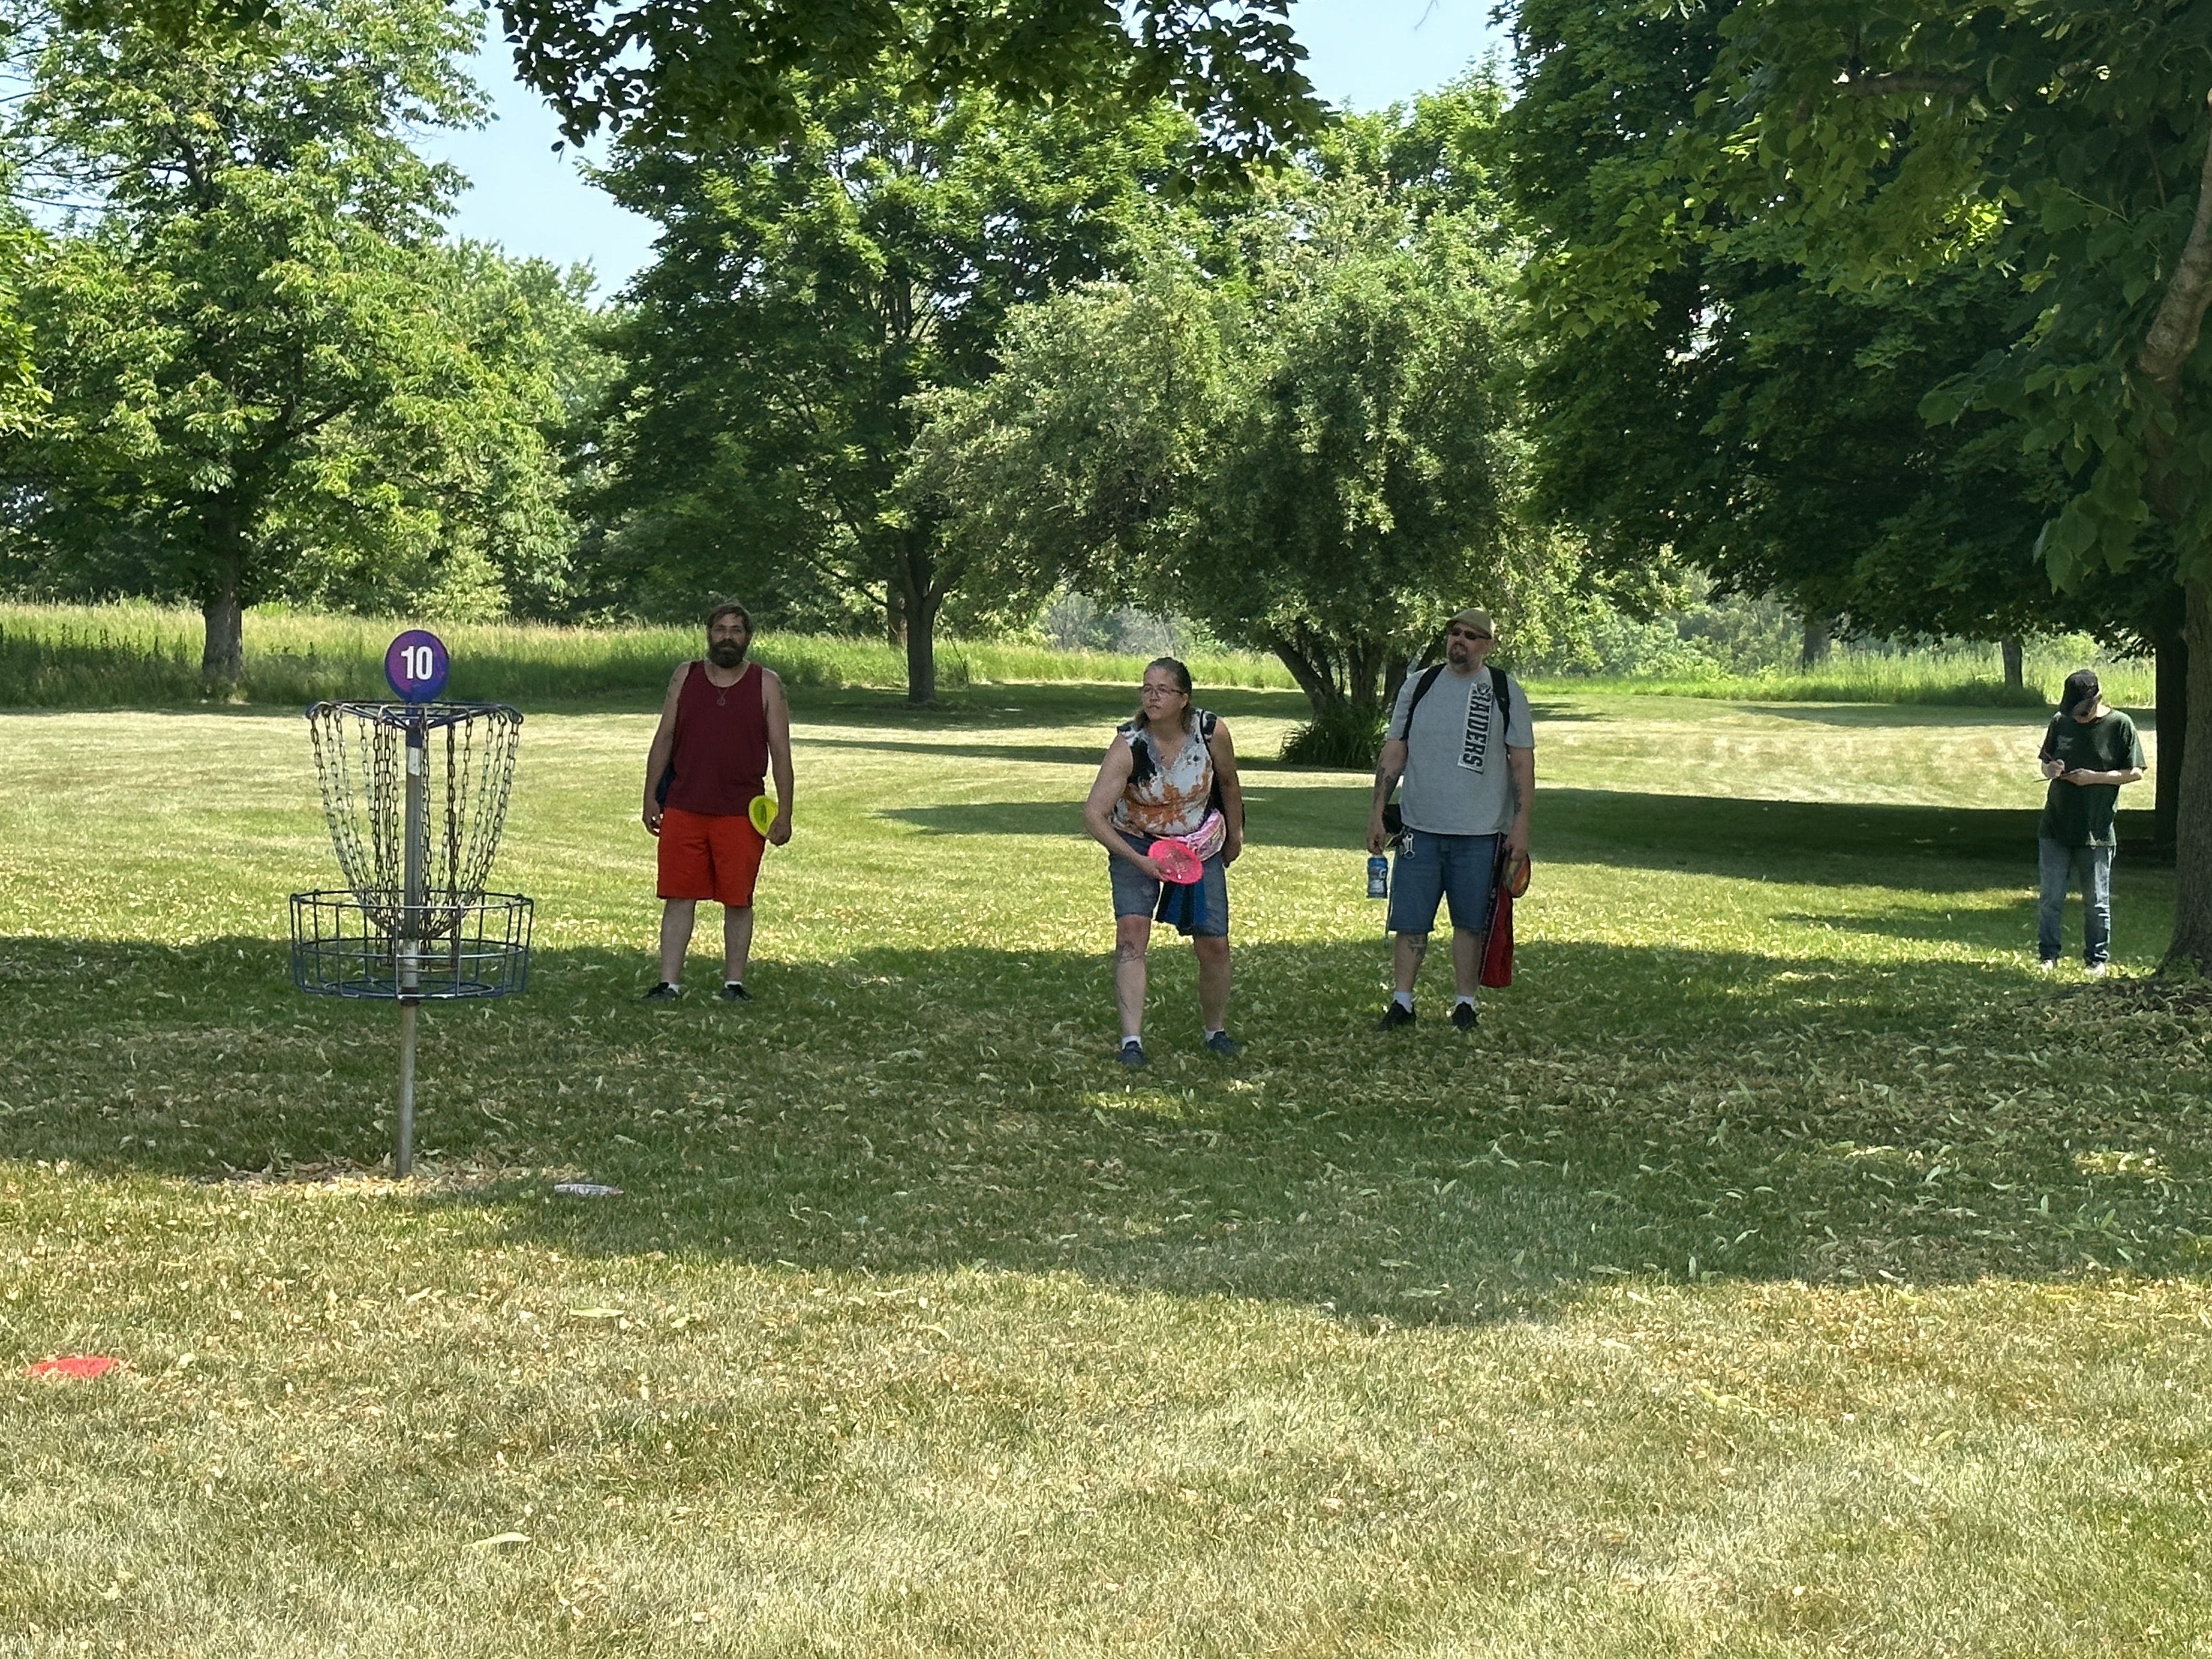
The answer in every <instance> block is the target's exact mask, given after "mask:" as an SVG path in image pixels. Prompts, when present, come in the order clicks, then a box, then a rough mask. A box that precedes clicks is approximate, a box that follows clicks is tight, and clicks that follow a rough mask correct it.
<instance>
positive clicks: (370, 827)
mask: <svg viewBox="0 0 2212 1659" xmlns="http://www.w3.org/2000/svg"><path fill="white" fill-rule="evenodd" d="M410 639H413V640H428V641H430V642H431V644H432V645H435V644H436V641H435V640H432V639H431V636H430V635H423V634H414V635H400V637H399V639H398V640H396V641H393V642H392V658H398V656H399V655H400V654H401V652H402V647H403V642H404V641H409V640H410ZM416 648H422V649H425V650H427V647H408V649H409V650H410V652H411V651H412V650H414V649H416ZM390 660H391V659H387V663H389V662H390ZM410 660H411V659H410ZM422 660H423V661H424V662H425V663H427V662H428V657H427V656H425V657H424V658H423V659H422ZM391 678H392V684H393V688H394V689H395V690H399V691H400V692H401V693H402V695H403V696H404V695H406V694H407V693H408V692H409V691H410V690H416V689H418V688H420V687H421V686H422V685H423V684H429V686H430V690H431V695H433V696H435V692H436V690H437V689H439V688H440V687H441V686H442V685H443V684H444V680H445V672H444V647H442V646H439V647H437V672H436V674H435V677H434V676H432V675H431V674H429V673H428V672H425V673H423V674H422V675H420V676H413V675H403V674H402V673H400V672H398V671H391ZM307 732H308V735H309V737H310V738H312V739H313V745H314V754H315V775H316V778H317V780H318V781H319V783H320V785H321V789H322V799H323V816H324V817H325V819H326V820H327V821H328V822H329V824H330V830H331V847H332V848H333V849H334V850H335V851H336V852H337V861H338V869H339V872H340V874H341V875H342V876H343V878H344V881H345V885H344V886H343V887H339V888H325V889H319V890H316V891H313V892H307V893H295V894H293V895H292V982H293V984H295V986H297V987H299V988H300V989H301V990H302V991H307V992H312V993H313V994H318V995H321V996H335V997H352V998H356V999H359V1000H368V1001H382V1002H397V1003H398V1005H399V1117H398V1127H397V1130H396V1133H395V1135H394V1138H393V1143H392V1173H393V1174H394V1175H400V1176H404V1175H406V1174H407V1173H408V1172H409V1171H410V1170H411V1169H412V1168H413V1167H414V1146H413V1142H414V1133H415V1046H416V1010H417V1009H418V1008H419V1007H420V1006H421V1005H422V1004H423V1003H425V1002H450V1001H458V1000H464V999H468V998H475V997H501V996H507V995H511V994H513V993H515V992H518V991H520V990H521V989H522V988H523V987H524V985H525V983H526V981H527V978H528V976H529V971H530V915H531V902H530V900H528V899H527V898H526V897H524V896H522V895H520V893H495V892H488V891H486V890H485V887H484V883H485V881H486V880H487V879H488V878H489V876H490V873H491V865H492V859H493V857H494V855H495V854H497V852H498V850H499V835H500V829H501V826H502V825H503V824H504V823H505V822H506V818H507V793H508V790H509V788H510V787H511V786H512V784H513V779H514V751H515V746H516V744H517V742H518V740H519V739H520V737H521V732H522V716H521V714H520V713H518V712H517V711H516V710H514V709H513V708H507V706H506V705H504V704H502V703H467V702H430V701H428V700H424V701H419V702H417V701H409V702H397V703H391V702H319V703H317V704H315V706H314V707H313V708H310V709H308V710H307Z"/></svg>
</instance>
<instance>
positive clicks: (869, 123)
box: [592, 92, 1188, 703]
mask: <svg viewBox="0 0 2212 1659" xmlns="http://www.w3.org/2000/svg"><path fill="white" fill-rule="evenodd" d="M806 108H807V110H808V112H809V118H808V121H807V123H806V125H805V129H804V131H801V132H799V134H798V135H797V136H795V137H792V138H790V139H788V140H787V141H785V142H783V143H777V144H775V145H771V146H767V147H734V148H727V149H713V150H710V151H708V152H707V153H704V154H697V155H694V154H689V153H684V152H681V151H676V150H671V149H645V148H642V147H639V146H632V145H628V144H625V145H624V146H623V149H621V151H620V153H619V155H618V157H617V161H616V163H615V165H614V166H613V167H612V168H611V171H610V173H609V175H608V179H609V184H610V187H611V189H612V190H613V191H614V193H615V195H616V197H617V199H618V200H620V201H622V202H623V203H624V204H627V205H629V206H631V207H633V208H635V209H636V210H638V211H640V212H642V213H646V214H647V215H649V216H652V217H653V218H655V219H657V220H658V221H659V222H660V224H661V226H662V234H661V236H660V239H659V243H658V252H657V257H656V258H655V260H654V263H653V265H652V266H650V267H649V268H648V269H647V270H645V271H644V272H643V273H641V275H640V276H638V277H637V278H636V280H635V282H634V283H633V284H632V285H631V287H630V289H629V293H628V295H627V303H626V306H625V308H624V310H623V314H622V317H621V319H620V321H619V323H618V324H617V326H616V327H615V328H614V330H613V331H612V333H611V344H612V347H613V349H614V351H615V353H616V355H617V357H618V358H619V359H620V360H621V362H622V368H621V370H620V373H619V374H617V377H616V378H615V380H614V381H613V382H612V384H611V387H610V389H609V392H608V395H607V400H606V415H605V420H604V421H603V422H601V424H600V425H599V428H598V429H597V431H596V432H595V434H594V435H593V446H592V461H593V465H595V466H596V467H598V468H599V471H600V476H601V478H602V483H601V485H600V487H599V492H598V495H597V502H598V508H599V513H600V515H601V518H602V521H603V524H604V526H605V546H604V550H603V551H602V552H601V554H600V555H599V560H600V563H601V572H600V579H601V580H602V581H605V580H608V579H609V575H610V573H612V574H613V575H614V577H615V578H616V580H617V581H618V582H619V584H620V586H623V587H624V588H626V589H627V591H629V592H631V593H632V594H634V595H636V596H637V597H638V598H639V599H641V602H642V603H643V604H644V605H646V606H647V608H648V609H676V610H682V611H690V610H693V609H695V608H696V605H697V603H698V599H699V597H700V595H701V594H702V593H703V592H708V591H710V590H714V589H720V591H724V592H727V591H730V590H731V589H732V587H735V586H744V588H745V589H746V590H747V591H748V592H750V593H752V594H753V595H755V596H758V595H760V594H761V593H763V592H771V593H774V594H775V595H778V596H780V597H781V599H783V600H784V601H785V602H786V603H787V604H792V605H799V606H802V607H803V606H804V605H806V604H814V605H821V604H823V603H825V602H826V603H827V604H829V605H831V606H834V607H837V608H841V609H847V610H849V609H850V608H852V607H854V606H856V605H859V604H860V603H861V602H863V601H864V600H866V599H872V601H873V603H874V605H877V606H879V607H880V610H879V611H878V614H879V615H881V616H883V617H884V618H885V620H886V626H887V629H888V632H889V633H890V636H891V637H892V638H893V639H894V640H895V641H902V642H903V643H904V645H905V647H906V650H907V659H908V695H909V696H910V698H911V699H912V700H913V701H914V702H917V703H926V702H930V701H932V700H933V697H934V696H935V673H936V668H935V660H934V655H933V642H934V637H935V632H936V627H937V622H938V618H939V613H940V611H942V610H943V608H944V606H945V603H946V601H947V599H949V598H950V597H951V595H953V594H954V593H955V592H957V591H959V589H960V588H961V586H962V584H963V582H964V581H966V580H969V576H970V574H971V569H972V564H971V561H970V558H969V550H968V549H967V548H966V547H965V546H963V545H962V544H958V543H957V542H948V541H946V540H945V538H941V537H939V535H938V534H937V531H936V526H935V525H934V523H933V521H932V520H930V519H929V517H928V516H927V513H926V512H924V513H917V512H916V511H915V510H914V509H913V508H912V507H910V506H908V504H906V503H903V502H902V501H900V499H899V498H898V497H897V496H896V494H895V487H896V483H897V480H898V477H899V474H900V473H901V471H902V470H903V469H904V467H905V466H906V465H907V463H908V455H909V451H910V449H911V447H912V444H913V439H914V433H915V424H916V416H915V407H914V403H913V399H914V398H915V397H916V396H917V395H918V394H921V393H922V392H927V391H928V390H930V389H931V388H933V387H939V386H957V385H963V384H967V383H969V382H972V381H974V380H979V379H981V377H982V376H983V375H985V374H987V373H988V372H989V371H990V369H991V368H992V367H993V365H994V362H995V361H996V358H995V353H996V350H997V346H998V338H999V331H1000V325H1001V324H1002V322H1003V319H1005V317H1006V313H1007V312H1008V310H1009V308H1010V307H1014V306H1017V305H1018V304H1021V303H1022V302H1024V301H1030V300H1035V299H1039V298H1042V297H1043V296H1044V295H1047V294H1049V293H1051V292H1052V291H1053V290H1054V289H1057V288H1060V287H1063V286H1065V285H1066V284H1068V283H1073V282H1077V281H1080V280H1083V279H1085V278H1089V277H1095V276H1100V275H1102V274H1103V273H1105V272H1108V271H1110V270H1115V269H1118V268H1121V267H1122V266H1123V265H1125V264H1127V261H1128V259H1129V258H1131V257H1132V250H1133V247H1134V246H1136V244H1137V242H1138V240H1139V238H1140V237H1141V236H1142V235H1143V234H1146V226H1147V225H1148V224H1149V223H1150V222H1152V221H1153V220H1154V219H1156V218H1157V217H1158V214H1159V212H1160V211H1161V208H1160V205H1159V203H1158V195H1159V192H1160V191H1161V190H1162V188H1163V186H1164V184H1165V182H1166V181H1167V180H1168V179H1170V178H1172V177H1173V176H1175V174H1176V169H1177V167H1179V165H1180V163H1179V161H1178V160H1177V159H1176V158H1177V155H1178V152H1179V149H1180V147H1181V146H1182V144H1183V143H1185V142H1186V141H1187V138H1188V125H1187V124H1186V123H1184V122H1183V121H1182V119H1181V118H1179V117H1176V116H1174V115H1173V114H1172V113H1170V112H1166V111H1164V110H1159V109H1157V108H1156V109H1155V110H1153V111H1151V112H1144V113H1140V114H1139V115H1138V116H1136V117H1134V118H1131V119H1128V120H1125V121H1123V122H1120V123H1116V124H1115V125H1110V126H1106V127H1091V126H1088V125H1083V124H1081V123H1078V122H1073V121H1066V120H1047V119H1044V118H1041V117H1038V116H1036V115H1035V114H1030V113H1024V112H1019V111H1016V110H1012V109H1011V108H1009V107H1008V106H1005V105H1003V104H1000V103H998V102H996V101H994V100H990V99H987V98H984V97H981V96H980V95H975V96H970V97H969V98H967V99H965V100H962V101H960V102H959V103H957V104H953V105H950V106H935V107H932V108H927V109H924V108H917V107H915V106H906V105H901V104H898V103H896V102H890V101H887V100H884V99H883V98H882V97H880V96H878V95H876V94H865V93H860V92H850V93H836V94H830V95H828V96H825V97H823V98H822V99H819V100H813V101H811V102H809V103H808V104H807V105H806Z"/></svg>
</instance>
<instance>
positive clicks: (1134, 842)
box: [1106, 831, 1229, 939]
mask: <svg viewBox="0 0 2212 1659" xmlns="http://www.w3.org/2000/svg"><path fill="white" fill-rule="evenodd" d="M1116 833H1117V834H1120V833H1121V832H1119V831H1116ZM1121 839H1122V840H1123V841H1126V842H1128V843H1129V848H1130V850H1131V851H1132V852H1137V853H1141V852H1143V851H1144V850H1145V849H1146V848H1148V847H1150V846H1151V845H1152V841H1151V839H1150V838H1149V837H1147V836H1132V835H1126V834H1123V835H1121ZM1205 870H1206V873H1205V874H1204V875H1202V876H1200V878H1198V881H1197V882H1196V884H1195V885H1196V886H1197V888H1198V892H1197V895H1196V897H1197V903H1196V904H1195V906H1194V908H1195V909H1197V910H1199V911H1200V912H1202V914H1201V915H1199V917H1198V919H1197V921H1196V922H1195V923H1194V925H1193V926H1191V927H1182V924H1181V923H1180V922H1178V923H1177V924H1176V926H1177V927H1181V928H1182V932H1184V933H1188V934H1190V935H1192V936H1193V937H1194V938H1197V939H1226V938H1227V937H1228V936H1229V866H1227V865H1225V864H1224V863H1222V861H1221V854H1218V853H1216V854H1214V855H1213V856H1212V858H1210V859H1208V860H1206V865H1205ZM1106 873H1107V875H1108V876H1109V877H1110V878H1112V880H1113V883H1114V920H1115V921H1120V920H1121V918H1122V917H1123V916H1150V915H1155V914H1157V913H1158V910H1159V908H1160V888H1161V886H1162V884H1161V883H1159V882H1157V881H1154V880H1153V879H1152V878H1151V877H1150V876H1148V875H1146V873H1145V872H1143V871H1141V870H1139V868H1137V866H1135V865H1133V864H1132V863H1130V862H1129V860H1127V859H1124V858H1116V857H1115V855H1114V854H1111V853H1109V854H1107V855H1106Z"/></svg>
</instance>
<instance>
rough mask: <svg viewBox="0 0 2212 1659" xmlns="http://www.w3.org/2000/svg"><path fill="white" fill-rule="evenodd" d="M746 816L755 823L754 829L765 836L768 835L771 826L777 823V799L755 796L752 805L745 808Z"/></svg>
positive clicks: (769, 796)
mask: <svg viewBox="0 0 2212 1659" xmlns="http://www.w3.org/2000/svg"><path fill="white" fill-rule="evenodd" d="M745 816H746V817H749V818H750V819H751V820H752V821H753V828H754V829H757V830H759V831H760V832H761V834H763V836H764V835H766V834H768V827H769V825H770V824H771V823H775V796H773V795H755V796H754V797H753V803H752V805H750V806H748V807H747V808H745Z"/></svg>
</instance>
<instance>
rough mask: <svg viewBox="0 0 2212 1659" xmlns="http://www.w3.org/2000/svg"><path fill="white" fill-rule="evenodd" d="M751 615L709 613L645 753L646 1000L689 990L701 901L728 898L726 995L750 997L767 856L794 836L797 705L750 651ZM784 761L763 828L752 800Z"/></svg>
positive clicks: (733, 609) (735, 610) (740, 609)
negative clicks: (652, 965)
mask: <svg viewBox="0 0 2212 1659" xmlns="http://www.w3.org/2000/svg"><path fill="white" fill-rule="evenodd" d="M752 642H753V619H752V617H751V615H750V612H748V611H746V610H745V608H744V606H743V605H716V606H715V607H714V610H713V611H709V612H708V616H707V655H706V658H705V659H704V660H703V661H698V662H687V663H685V664H684V665H682V666H681V667H679V668H678V669H677V671H676V673H675V676H674V678H671V680H670V681H669V682H668V700H667V701H666V702H664V703H663V704H662V705H661V708H660V725H659V727H658V728H657V729H655V731H654V732H653V747H652V748H651V749H650V750H647V753H646V757H645V814H644V816H645V827H646V828H647V829H648V830H650V831H651V832H652V833H653V834H654V835H656V836H659V837H660V883H659V887H660V896H661V898H662V899H663V900H665V904H664V905H663V907H662V909H661V913H660V981H659V983H658V984H657V985H655V986H654V987H653V988H652V989H651V990H650V991H647V993H646V994H645V997H646V1000H647V1001H648V1002H670V1001H673V1000H675V999H676V998H678V997H679V996H681V995H682V994H683V986H684V952H685V951H687V950H689V949H690V945H691V927H692V924H693V922H694V921H696V919H697V915H698V908H699V901H700V900H701V899H714V900H715V901H717V902H719V903H720V905H721V906H722V951H723V957H724V961H723V964H722V995H723V997H724V999H725V1000H728V1001H731V1002H750V1001H751V1000H752V997H751V995H750V994H749V993H748V992H747V991H746V989H745V961H746V958H747V957H750V955H751V954H752V948H753V883H754V880H755V878H757V876H758V875H759V874H760V862H761V854H762V853H763V851H764V850H766V848H768V847H769V846H770V845H774V846H777V847H781V846H782V845H783V844H784V843H785V842H787V841H789V840H790V839H791V709H790V707H789V705H787V703H786V702H784V700H783V682H782V681H781V680H780V679H778V678H776V677H775V675H774V674H773V673H771V672H770V671H769V670H767V669H765V668H763V667H762V666H761V665H759V664H758V663H749V662H747V661H746V660H745V653H746V652H747V650H749V649H750V647H751V645H752ZM771 766H773V767H774V768H775V822H774V823H771V824H769V829H768V834H767V836H765V837H763V836H762V835H761V832H760V831H759V830H757V829H755V828H754V827H753V823H752V819H751V817H750V811H749V809H750V807H751V805H752V803H753V799H754V798H755V797H756V796H757V795H758V794H759V793H761V783H762V780H763V775H765V774H766V773H767V772H768V770H769V768H770V767H771Z"/></svg>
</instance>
